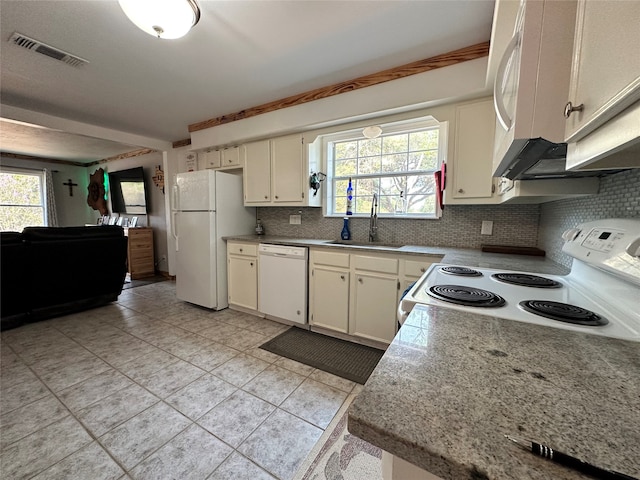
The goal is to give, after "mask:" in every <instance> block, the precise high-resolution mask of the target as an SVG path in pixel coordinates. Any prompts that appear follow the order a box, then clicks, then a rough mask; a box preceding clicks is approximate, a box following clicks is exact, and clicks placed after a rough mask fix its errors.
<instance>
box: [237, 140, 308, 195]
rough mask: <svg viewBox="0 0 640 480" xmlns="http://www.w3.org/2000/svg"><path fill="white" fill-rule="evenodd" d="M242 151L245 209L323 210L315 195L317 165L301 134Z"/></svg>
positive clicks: (247, 145)
mask: <svg viewBox="0 0 640 480" xmlns="http://www.w3.org/2000/svg"><path fill="white" fill-rule="evenodd" d="M242 150H243V160H244V172H243V175H244V203H245V205H247V206H269V205H270V206H301V207H302V206H320V197H319V196H316V197H313V196H312V194H311V189H310V186H309V177H310V175H311V167H312V164H313V162H310V160H309V155H308V154H307V145H306V144H305V142H304V137H303V136H302V135H301V134H295V135H287V136H284V137H278V138H272V139H270V140H262V141H258V142H251V143H247V144H245V145H243V146H242ZM314 171H315V170H314Z"/></svg>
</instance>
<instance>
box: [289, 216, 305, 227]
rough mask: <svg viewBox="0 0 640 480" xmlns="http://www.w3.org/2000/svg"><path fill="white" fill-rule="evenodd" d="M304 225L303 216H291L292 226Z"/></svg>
mask: <svg viewBox="0 0 640 480" xmlns="http://www.w3.org/2000/svg"><path fill="white" fill-rule="evenodd" d="M301 223H302V215H289V224H290V225H300V224H301Z"/></svg>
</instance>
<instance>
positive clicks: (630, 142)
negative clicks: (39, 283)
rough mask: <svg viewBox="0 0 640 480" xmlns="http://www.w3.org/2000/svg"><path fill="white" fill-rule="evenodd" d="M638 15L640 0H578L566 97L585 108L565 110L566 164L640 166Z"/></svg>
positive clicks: (570, 166)
mask: <svg viewBox="0 0 640 480" xmlns="http://www.w3.org/2000/svg"><path fill="white" fill-rule="evenodd" d="M639 18H640V2H637V1H627V2H598V1H586V0H579V1H578V15H577V21H576V33H575V42H574V48H573V61H572V69H571V82H570V89H569V98H568V99H567V100H568V102H570V103H571V107H572V108H576V107H577V108H580V109H581V110H577V111H573V112H571V113H570V114H569V111H568V109H567V110H565V116H566V115H567V114H569V117H568V118H567V120H566V129H565V140H566V141H567V143H568V146H567V168H568V169H571V170H606V169H617V168H638V167H640V128H639V127H638V125H640V55H638V52H637V50H638V45H640V28H638V19H639ZM559 107H560V108H562V105H560V106H559ZM567 107H569V104H567V106H566V107H565V108H567Z"/></svg>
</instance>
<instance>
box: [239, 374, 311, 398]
mask: <svg viewBox="0 0 640 480" xmlns="http://www.w3.org/2000/svg"><path fill="white" fill-rule="evenodd" d="M304 379H305V377H303V376H302V375H298V374H297V373H294V372H291V371H289V370H285V369H284V368H280V367H278V366H276V365H270V366H269V367H268V368H267V369H266V370H264V371H262V372H260V374H259V375H258V376H257V377H256V378H254V379H253V380H251V381H250V382H249V383H247V384H246V385H245V386H244V387H243V388H242V389H243V390H244V391H246V392H249V393H251V394H253V395H255V396H256V397H259V398H262V399H263V400H266V401H267V402H269V403H273V404H274V405H280V404H281V403H282V402H284V400H285V399H286V398H287V397H288V396H289V395H291V393H292V392H293V391H294V390H295V389H296V388H298V385H300V384H301V383H302V382H303V381H304Z"/></svg>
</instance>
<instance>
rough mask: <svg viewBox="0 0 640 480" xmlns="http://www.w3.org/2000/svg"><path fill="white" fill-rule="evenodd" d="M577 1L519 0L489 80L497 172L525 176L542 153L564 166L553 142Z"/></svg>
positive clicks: (558, 132) (561, 122) (561, 121)
mask: <svg viewBox="0 0 640 480" xmlns="http://www.w3.org/2000/svg"><path fill="white" fill-rule="evenodd" d="M576 7H577V2H576V1H574V0H567V1H553V0H529V1H527V0H522V1H521V3H520V7H519V10H518V15H517V17H516V24H515V27H514V32H513V37H512V38H511V40H510V41H509V43H508V45H507V47H506V50H505V52H504V55H503V57H502V59H501V61H500V63H499V65H498V69H497V72H496V79H495V84H494V106H495V110H496V133H495V143H494V161H493V167H494V176H496V177H501V176H505V177H508V178H510V179H517V178H525V177H523V175H524V172H526V171H528V170H529V169H530V168H531V167H532V166H533V165H535V164H537V163H538V162H539V161H540V160H541V159H542V158H545V156H546V158H547V159H551V160H554V161H557V162H558V166H557V167H556V168H554V170H556V171H559V172H560V174H562V172H564V170H565V168H564V166H565V156H564V155H557V152H558V149H557V148H555V145H558V144H561V143H562V142H564V129H565V118H564V115H563V109H564V105H565V104H566V102H567V98H568V95H569V80H570V75H571V58H572V52H573V37H574V30H575V18H576ZM563 147H564V148H563V149H560V150H563V151H566V145H563ZM568 175H570V174H568ZM528 178H533V177H528Z"/></svg>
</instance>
